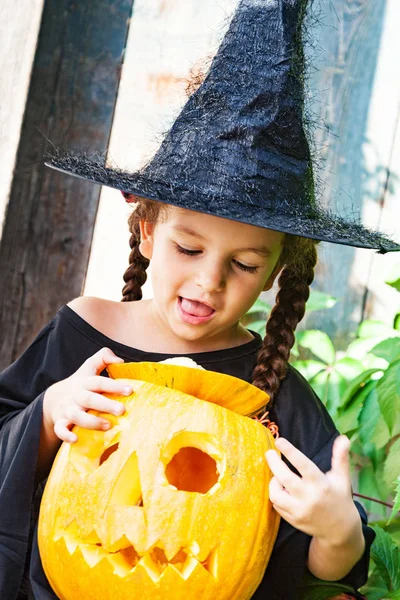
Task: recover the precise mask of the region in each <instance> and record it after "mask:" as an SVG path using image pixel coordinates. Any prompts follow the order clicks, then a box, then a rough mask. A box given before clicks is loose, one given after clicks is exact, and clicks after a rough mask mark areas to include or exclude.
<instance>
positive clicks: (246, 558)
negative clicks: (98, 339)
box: [39, 363, 279, 600]
mask: <svg viewBox="0 0 400 600" xmlns="http://www.w3.org/2000/svg"><path fill="white" fill-rule="evenodd" d="M116 366H117V367H119V368H117V369H115V368H114V367H115V366H113V368H112V369H110V372H111V374H112V376H114V377H115V376H122V377H124V378H126V377H135V378H137V374H138V373H140V375H141V377H142V378H144V379H145V378H146V376H147V378H148V379H150V378H152V379H153V380H157V381H158V383H162V382H163V383H164V384H165V383H166V384H167V385H170V387H167V385H159V384H155V383H150V382H144V381H138V380H133V381H132V382H131V383H132V387H133V390H134V391H133V393H132V395H131V396H130V397H128V398H127V397H116V396H113V398H114V399H115V398H116V399H118V400H120V401H123V402H124V403H125V405H126V412H125V413H124V415H123V416H121V417H114V416H112V415H107V418H109V419H110V421H111V422H112V424H113V427H112V428H111V429H110V430H108V431H107V432H101V431H89V430H85V429H80V428H78V427H75V431H76V432H77V434H78V442H77V443H76V444H74V445H69V444H66V443H64V444H62V446H61V448H60V451H59V453H58V455H57V457H56V460H55V462H54V465H53V469H52V471H51V474H50V476H49V480H48V483H47V485H46V489H45V492H44V495H43V499H42V505H41V512H40V519H39V549H40V554H41V558H42V563H43V567H44V570H45V573H46V575H47V577H48V579H49V582H50V584H51V585H52V587H53V589H54V591H55V593H56V594H57V595H58V596H59V598H60V599H61V600H79V599H85V600H92V599H93V600H106V599H107V600H108V599H118V600H128V599H129V600H135V599H140V600H143V599H145V600H172V599H174V600H175V599H181V600H188V599H190V600H191V599H196V600H197V599H199V600H200V599H201V600H225V599H226V600H236V599H238V600H239V599H240V600H242V599H243V600H245V599H248V598H251V596H252V594H253V593H254V590H255V589H256V587H257V586H258V585H259V583H260V581H261V578H262V576H263V573H264V571H265V568H266V565H267V563H268V560H269V557H270V554H271V551H272V547H273V544H274V541H275V538H276V534H277V530H278V525H279V515H278V514H277V513H276V512H275V511H274V509H273V507H272V505H271V503H270V502H269V501H268V484H269V481H270V478H271V473H270V471H269V468H268V465H267V463H266V460H265V456H264V455H265V452H266V450H268V449H269V448H273V447H274V440H273V437H272V435H271V433H270V432H269V431H268V430H267V429H266V428H265V427H263V426H262V425H261V424H260V423H258V422H256V421H255V420H253V419H250V418H248V417H244V416H241V415H239V414H237V413H236V412H234V411H233V410H230V409H228V408H226V406H230V407H231V406H235V407H236V408H237V409H239V410H241V411H244V410H245V406H244V404H245V402H244V401H243V399H246V398H247V400H248V402H249V404H248V405H249V406H250V408H251V410H250V412H252V411H253V410H255V406H256V404H257V402H259V403H260V402H262V403H263V404H264V405H265V403H266V400H267V399H268V397H267V395H266V394H264V392H261V391H260V390H257V388H254V387H253V386H250V385H249V384H246V383H244V382H243V381H241V380H239V379H235V378H233V377H229V376H226V375H220V374H217V373H211V372H209V371H200V370H198V369H189V368H185V367H175V366H172V365H160V364H158V363H157V364H136V365H121V367H122V368H120V366H119V365H116ZM182 370H183V371H189V373H186V374H185V373H184V374H183V375H182ZM150 373H152V374H151V375H150ZM185 377H186V379H185ZM182 382H183V383H182ZM175 384H177V385H178V386H179V387H180V388H185V391H180V390H177V389H171V388H172V386H173V385H174V386H175ZM238 389H239V390H241V391H240V393H237V392H235V390H238ZM188 390H196V395H197V397H195V396H194V395H189V394H188V393H185V392H187V391H188ZM225 390H227V391H228V393H227V395H225V393H226V392H225ZM110 397H111V396H110ZM203 398H206V399H207V401H205V400H204V399H203ZM240 398H242V403H241V401H240ZM256 398H257V399H258V400H256ZM212 400H215V402H218V403H219V404H216V403H215V402H214V401H212ZM223 405H224V406H223ZM258 408H259V407H258Z"/></svg>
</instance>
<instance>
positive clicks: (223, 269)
mask: <svg viewBox="0 0 400 600" xmlns="http://www.w3.org/2000/svg"><path fill="white" fill-rule="evenodd" d="M140 227H141V245H140V251H141V253H142V254H143V255H144V256H145V257H146V258H148V259H150V260H151V274H152V285H153V293H154V299H153V301H152V311H153V312H152V317H153V325H154V324H155V325H156V326H157V327H158V328H159V329H160V330H162V333H163V335H166V340H167V341H168V340H169V341H172V340H174V342H175V343H174V345H175V346H176V342H177V340H181V342H182V347H183V348H184V349H183V352H186V351H188V350H191V351H192V352H201V351H202V350H204V349H207V350H211V349H218V348H224V347H230V346H235V345H240V344H241V343H244V342H245V341H248V339H249V334H248V333H247V332H246V330H245V329H244V327H243V326H242V325H241V324H240V323H239V321H240V319H241V317H243V315H244V314H246V312H247V311H248V310H249V308H250V307H251V306H252V305H253V303H254V302H255V300H256V299H257V297H258V296H259V294H260V292H262V291H263V290H267V289H269V288H270V287H271V286H272V284H273V281H274V279H275V276H276V275H277V273H278V272H279V270H280V267H279V263H278V259H279V256H280V253H281V250H282V243H283V239H284V234H282V233H279V232H276V231H272V230H267V229H263V228H261V227H255V226H253V225H246V224H243V223H238V222H236V221H229V220H227V219H222V218H220V217H214V216H210V215H206V214H202V213H198V212H193V211H189V210H185V209H179V208H176V207H172V206H169V207H168V211H167V215H166V218H165V219H163V220H161V221H160V222H159V223H157V224H156V225H151V224H150V223H147V222H141V224H140Z"/></svg>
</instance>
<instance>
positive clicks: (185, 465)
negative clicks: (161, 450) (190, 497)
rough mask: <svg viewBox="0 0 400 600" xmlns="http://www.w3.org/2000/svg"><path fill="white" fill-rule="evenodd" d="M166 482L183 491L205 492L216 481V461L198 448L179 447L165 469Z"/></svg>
mask: <svg viewBox="0 0 400 600" xmlns="http://www.w3.org/2000/svg"><path fill="white" fill-rule="evenodd" d="M165 475H166V477H167V479H168V482H169V483H170V484H171V485H173V486H175V487H176V488H177V489H178V490H181V491H184V492H198V493H200V494H206V493H207V492H208V491H209V490H210V489H211V488H212V487H213V486H214V485H215V484H216V483H217V482H218V470H217V463H216V461H215V460H214V459H213V458H211V456H209V455H208V454H207V453H206V452H203V451H202V450H199V448H192V447H185V448H181V449H180V450H179V451H178V452H177V453H176V454H175V455H174V456H173V457H172V459H171V460H170V462H169V463H168V464H167V466H166V469H165Z"/></svg>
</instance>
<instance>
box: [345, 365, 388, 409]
mask: <svg viewBox="0 0 400 600" xmlns="http://www.w3.org/2000/svg"><path fill="white" fill-rule="evenodd" d="M378 371H380V369H368V370H367V371H364V372H363V373H360V375H358V376H357V377H355V378H354V379H353V381H352V382H351V383H350V385H349V386H348V388H347V390H346V392H345V393H344V394H343V396H342V402H341V407H340V408H341V410H343V409H345V408H346V407H347V406H348V405H349V404H350V403H351V402H352V399H353V397H354V396H355V395H356V394H358V393H359V392H360V391H361V390H362V389H363V387H364V386H365V385H366V384H367V382H369V381H371V376H372V375H374V374H375V373H377V372H378Z"/></svg>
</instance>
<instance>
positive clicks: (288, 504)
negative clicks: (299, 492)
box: [269, 477, 294, 518]
mask: <svg viewBox="0 0 400 600" xmlns="http://www.w3.org/2000/svg"><path fill="white" fill-rule="evenodd" d="M269 499H270V501H271V502H272V504H273V507H274V508H275V510H277V511H278V512H279V514H280V515H281V516H282V517H285V516H286V517H289V515H290V513H291V511H292V510H293V505H294V502H293V499H292V498H291V497H290V494H289V493H288V492H287V491H286V490H285V488H284V487H283V485H282V484H281V483H280V482H279V481H278V479H277V478H276V477H273V478H272V479H271V481H270V482H269ZM286 517H285V518H286Z"/></svg>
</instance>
